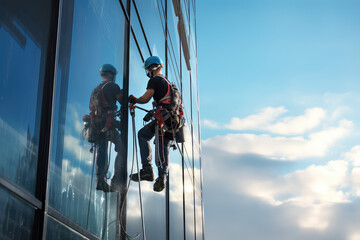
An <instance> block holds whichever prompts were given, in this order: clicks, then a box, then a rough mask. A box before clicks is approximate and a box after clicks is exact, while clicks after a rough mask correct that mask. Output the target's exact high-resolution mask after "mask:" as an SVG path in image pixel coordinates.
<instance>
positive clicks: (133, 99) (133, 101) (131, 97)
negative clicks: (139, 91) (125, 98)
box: [129, 95, 136, 104]
mask: <svg viewBox="0 0 360 240" xmlns="http://www.w3.org/2000/svg"><path fill="white" fill-rule="evenodd" d="M135 101H136V97H135V96H134V95H130V96H129V103H133V104H134V103H136V102H135Z"/></svg>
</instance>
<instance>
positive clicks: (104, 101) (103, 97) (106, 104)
mask: <svg viewBox="0 0 360 240" xmlns="http://www.w3.org/2000/svg"><path fill="white" fill-rule="evenodd" d="M110 82H111V81H107V82H106V83H105V84H104V85H103V86H102V87H101V90H100V91H101V98H102V107H103V108H105V107H110V104H109V103H108V101H106V98H105V96H104V87H105V86H106V85H108V84H109V83H110Z"/></svg>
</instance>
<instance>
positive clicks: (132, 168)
mask: <svg viewBox="0 0 360 240" xmlns="http://www.w3.org/2000/svg"><path fill="white" fill-rule="evenodd" d="M130 112H131V116H132V130H133V160H132V163H131V170H130V175H132V174H133V172H134V162H135V158H136V165H137V170H138V179H139V198H140V211H141V223H142V233H143V237H144V240H146V235H145V223H144V213H143V207H142V206H143V204H142V195H141V184H140V170H139V163H138V151H137V142H136V129H135V109H130ZM130 185H131V180H129V183H128V185H127V188H126V192H125V197H124V201H123V203H122V205H121V210H120V225H121V229H122V230H123V231H124V233H125V234H126V236H127V237H128V238H130V239H135V238H138V237H139V236H140V233H136V235H135V236H131V235H130V234H129V233H128V232H127V231H126V229H125V227H124V225H123V223H122V215H123V211H124V206H125V202H126V198H127V195H128V192H129V189H130Z"/></svg>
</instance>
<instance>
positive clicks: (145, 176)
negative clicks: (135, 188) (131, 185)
mask: <svg viewBox="0 0 360 240" xmlns="http://www.w3.org/2000/svg"><path fill="white" fill-rule="evenodd" d="M129 177H130V179H131V180H133V181H134V182H138V181H139V176H138V174H137V173H134V174H131V175H130V176H129ZM140 180H141V181H143V180H146V181H150V182H152V181H154V172H153V169H152V167H151V166H146V167H144V168H143V169H141V170H140Z"/></svg>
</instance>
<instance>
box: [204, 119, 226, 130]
mask: <svg viewBox="0 0 360 240" xmlns="http://www.w3.org/2000/svg"><path fill="white" fill-rule="evenodd" d="M201 122H202V124H201V125H202V126H203V127H207V128H213V129H219V128H222V127H221V125H220V124H218V123H217V122H215V121H212V120H208V119H203V120H201Z"/></svg>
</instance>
